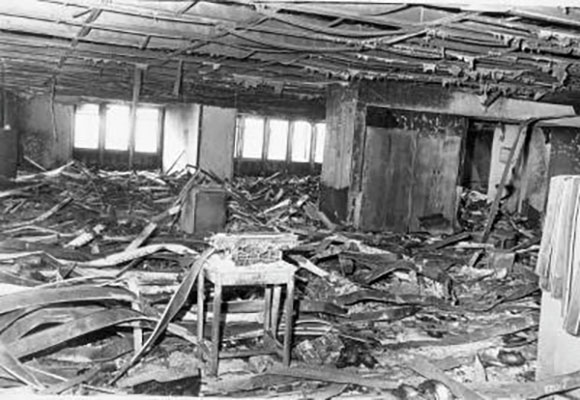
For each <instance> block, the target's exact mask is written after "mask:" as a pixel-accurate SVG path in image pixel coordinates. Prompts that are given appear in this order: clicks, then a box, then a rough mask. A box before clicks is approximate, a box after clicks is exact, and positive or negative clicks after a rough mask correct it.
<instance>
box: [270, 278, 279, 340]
mask: <svg viewBox="0 0 580 400" xmlns="http://www.w3.org/2000/svg"><path fill="white" fill-rule="evenodd" d="M272 297H273V299H272V323H271V326H272V334H273V335H274V338H276V337H277V335H278V318H279V316H280V298H281V297H282V285H276V286H274V294H273V295H272Z"/></svg>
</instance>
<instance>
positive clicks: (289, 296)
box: [283, 278, 294, 366]
mask: <svg viewBox="0 0 580 400" xmlns="http://www.w3.org/2000/svg"><path fill="white" fill-rule="evenodd" d="M284 308H285V309H286V329H285V332H284V360H283V361H284V365H285V366H289V365H290V357H291V354H290V353H291V350H292V328H293V326H292V322H293V320H294V318H293V314H294V278H292V279H291V280H290V281H289V282H288V285H287V289H286V304H285V307H284Z"/></svg>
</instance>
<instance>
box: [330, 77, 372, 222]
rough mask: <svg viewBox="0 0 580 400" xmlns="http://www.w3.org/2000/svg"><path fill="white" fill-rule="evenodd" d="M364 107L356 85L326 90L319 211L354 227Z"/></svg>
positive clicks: (338, 86)
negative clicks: (324, 134) (324, 135)
mask: <svg viewBox="0 0 580 400" xmlns="http://www.w3.org/2000/svg"><path fill="white" fill-rule="evenodd" d="M365 116H366V105H365V104H364V103H362V102H360V101H359V88H358V85H351V86H348V87H344V86H340V85H333V86H331V87H329V89H328V92H327V100H326V140H325V145H324V161H323V163H322V174H321V193H320V209H321V211H323V212H324V213H325V214H326V215H327V216H328V217H329V218H330V219H332V220H333V221H335V222H341V221H345V222H350V223H355V224H356V219H357V218H356V215H357V213H356V211H355V210H356V204H357V198H358V193H359V192H360V183H361V178H362V164H363V152H364V135H365V129H366V118H365Z"/></svg>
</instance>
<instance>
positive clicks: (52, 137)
mask: <svg viewBox="0 0 580 400" xmlns="http://www.w3.org/2000/svg"><path fill="white" fill-rule="evenodd" d="M73 118H74V106H72V105H69V104H61V103H58V102H54V103H53V102H52V101H51V99H50V97H48V96H40V97H34V98H31V99H21V100H20V101H19V102H18V106H17V118H16V125H17V129H18V131H19V134H20V145H21V149H22V151H23V155H24V156H27V157H29V158H30V159H32V160H33V161H35V162H37V163H39V164H40V165H42V166H43V167H45V168H53V167H56V166H59V165H62V164H65V163H66V162H68V161H70V160H71V159H72V150H73Z"/></svg>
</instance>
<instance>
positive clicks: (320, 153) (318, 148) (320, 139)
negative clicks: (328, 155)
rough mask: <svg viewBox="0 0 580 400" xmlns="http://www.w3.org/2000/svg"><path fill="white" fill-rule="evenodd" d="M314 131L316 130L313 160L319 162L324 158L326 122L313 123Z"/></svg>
mask: <svg viewBox="0 0 580 400" xmlns="http://www.w3.org/2000/svg"><path fill="white" fill-rule="evenodd" d="M314 131H315V132H316V139H315V140H316V142H315V143H316V144H315V149H314V162H316V163H319V164H321V163H322V160H323V158H324V138H325V137H326V124H324V123H318V124H316V125H314Z"/></svg>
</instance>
